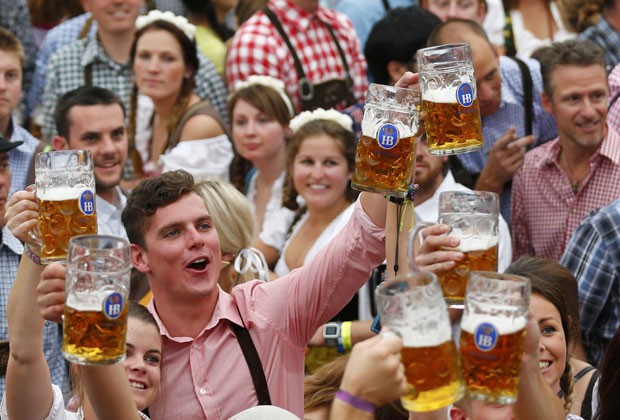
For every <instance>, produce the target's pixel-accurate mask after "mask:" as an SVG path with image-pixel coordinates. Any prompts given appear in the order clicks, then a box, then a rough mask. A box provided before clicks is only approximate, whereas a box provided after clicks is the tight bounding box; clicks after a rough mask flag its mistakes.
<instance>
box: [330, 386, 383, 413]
mask: <svg viewBox="0 0 620 420" xmlns="http://www.w3.org/2000/svg"><path fill="white" fill-rule="evenodd" d="M336 398H337V399H339V400H340V401H342V402H344V403H347V404H349V405H350V406H351V407H355V408H357V409H358V410H362V411H364V412H366V413H368V414H374V413H375V410H376V408H377V407H375V405H374V404H373V403H370V402H368V401H366V400H364V399H362V398H358V397H356V396H354V395H351V394H349V393H348V392H347V391H345V390H342V389H339V390H338V392H336Z"/></svg>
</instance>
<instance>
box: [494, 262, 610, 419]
mask: <svg viewBox="0 0 620 420" xmlns="http://www.w3.org/2000/svg"><path fill="white" fill-rule="evenodd" d="M506 272H507V273H511V274H517V275H520V276H524V277H527V278H529V279H530V282H531V284H532V298H531V301H530V313H531V314H532V315H533V317H534V319H535V320H536V321H537V323H538V326H539V328H540V344H539V357H540V359H539V367H540V370H541V372H542V375H543V377H544V379H545V381H546V382H547V384H548V385H549V386H551V388H552V389H553V391H554V392H555V393H556V394H557V395H558V396H559V397H561V398H563V399H564V401H565V407H566V409H567V411H568V410H569V408H570V413H572V414H576V415H578V416H581V417H582V418H584V419H586V420H587V419H590V418H592V415H593V414H594V412H595V407H596V398H592V393H593V388H594V383H595V382H596V381H597V380H598V372H597V371H596V369H595V368H593V367H592V366H590V365H589V364H587V363H586V362H583V361H581V360H578V359H577V358H576V357H574V356H575V355H576V353H577V351H576V350H577V349H579V348H580V339H579V303H578V297H577V296H578V292H577V281H576V280H575V277H574V276H573V275H572V273H571V272H570V271H568V270H567V269H566V268H564V267H563V266H561V265H560V264H558V263H556V262H553V261H550V260H545V259H542V258H534V257H522V258H520V259H519V260H517V261H516V262H514V263H512V264H511V265H510V266H509V267H508V268H507V269H506Z"/></svg>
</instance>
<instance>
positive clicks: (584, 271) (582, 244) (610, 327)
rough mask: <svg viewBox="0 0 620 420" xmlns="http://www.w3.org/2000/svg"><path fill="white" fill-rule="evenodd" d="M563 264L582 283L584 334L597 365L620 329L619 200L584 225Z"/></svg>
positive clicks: (582, 224)
mask: <svg viewBox="0 0 620 420" xmlns="http://www.w3.org/2000/svg"><path fill="white" fill-rule="evenodd" d="M560 263H561V264H562V265H563V266H565V267H566V268H568V269H569V270H570V271H571V272H572V273H573V274H574V275H575V278H576V279H577V281H578V282H579V300H580V303H581V309H580V317H581V334H582V335H583V338H584V344H585V347H586V353H587V355H588V358H589V359H590V360H593V361H595V363H596V364H598V363H599V362H600V361H601V359H602V357H603V354H604V352H605V348H606V346H607V345H608V344H609V342H610V341H611V339H612V337H613V336H614V334H615V332H616V329H617V328H618V327H619V326H620V199H617V200H616V201H614V202H612V203H611V204H609V205H607V206H606V207H603V208H601V209H600V210H598V211H596V210H595V211H593V212H592V213H590V214H589V215H588V217H586V218H585V219H584V220H583V222H581V225H579V227H578V228H577V230H576V231H575V233H574V234H573V236H572V238H571V240H570V242H569V243H568V247H567V248H566V250H565V251H564V255H563V256H562V259H561V261H560Z"/></svg>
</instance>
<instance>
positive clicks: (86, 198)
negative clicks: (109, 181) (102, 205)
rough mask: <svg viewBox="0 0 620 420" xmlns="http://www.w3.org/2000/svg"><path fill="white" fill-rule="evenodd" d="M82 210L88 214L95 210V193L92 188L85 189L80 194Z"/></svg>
mask: <svg viewBox="0 0 620 420" xmlns="http://www.w3.org/2000/svg"><path fill="white" fill-rule="evenodd" d="M80 210H81V211H82V213H84V214H85V215H87V216H91V215H92V214H93V213H94V212H95V193H94V192H92V191H91V190H84V191H82V194H80Z"/></svg>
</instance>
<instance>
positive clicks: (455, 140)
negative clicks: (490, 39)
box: [417, 44, 482, 155]
mask: <svg viewBox="0 0 620 420" xmlns="http://www.w3.org/2000/svg"><path fill="white" fill-rule="evenodd" d="M417 62H418V70H419V72H420V86H421V91H422V111H424V116H425V120H424V124H425V126H426V135H427V137H428V151H429V152H430V153H431V154H433V155H452V154H456V153H465V152H471V151H473V150H477V149H480V148H481V147H482V125H481V122H480V108H479V105H478V97H477V88H476V78H475V76H474V66H473V64H472V59H471V51H470V49H469V45H467V44H447V45H439V46H435V47H429V48H423V49H421V50H418V52H417Z"/></svg>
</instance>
